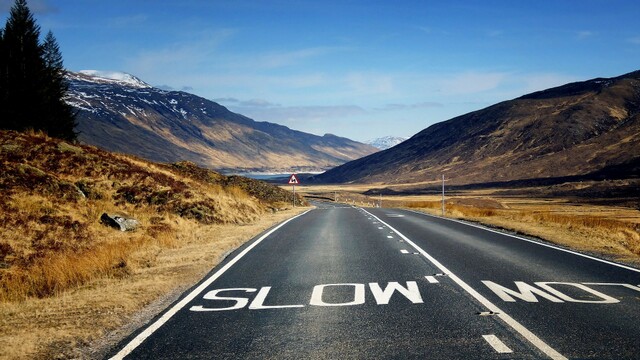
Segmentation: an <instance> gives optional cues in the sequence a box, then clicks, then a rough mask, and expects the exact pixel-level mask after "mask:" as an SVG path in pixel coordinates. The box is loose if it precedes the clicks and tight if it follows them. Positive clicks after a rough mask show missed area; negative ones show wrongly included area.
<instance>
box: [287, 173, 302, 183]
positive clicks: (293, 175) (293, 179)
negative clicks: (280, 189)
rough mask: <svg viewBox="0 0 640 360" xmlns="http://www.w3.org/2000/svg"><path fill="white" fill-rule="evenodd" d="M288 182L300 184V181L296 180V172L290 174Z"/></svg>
mask: <svg viewBox="0 0 640 360" xmlns="http://www.w3.org/2000/svg"><path fill="white" fill-rule="evenodd" d="M289 184H290V185H298V184H300V182H299V181H298V177H296V174H291V177H290V178H289Z"/></svg>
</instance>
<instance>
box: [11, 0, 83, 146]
mask: <svg viewBox="0 0 640 360" xmlns="http://www.w3.org/2000/svg"><path fill="white" fill-rule="evenodd" d="M39 38H40V27H39V26H38V25H37V24H36V22H35V20H34V18H33V14H32V13H31V11H30V10H29V8H28V6H27V2H26V0H16V2H15V4H14V5H13V7H12V8H11V12H10V14H9V18H8V20H7V24H6V26H5V29H4V33H3V37H2V42H1V43H0V45H2V46H1V47H0V49H1V50H0V58H2V59H0V65H2V64H4V71H2V70H0V85H1V86H2V88H1V93H2V99H0V101H1V102H4V104H2V105H4V106H2V109H0V115H1V118H2V119H1V120H0V125H1V126H2V128H5V129H12V130H25V129H30V128H31V129H36V130H43V131H46V132H47V133H48V134H49V135H51V136H56V137H61V138H65V139H75V137H76V134H75V133H74V131H73V127H74V126H75V119H74V113H73V111H72V109H71V107H70V106H68V105H67V104H66V103H65V102H64V100H63V97H64V95H65V93H66V91H67V84H66V82H65V79H64V67H63V65H62V56H61V54H60V49H59V47H58V44H57V42H56V39H55V37H54V36H53V34H52V33H49V34H47V37H46V39H45V42H44V43H43V44H42V45H41V44H40V42H39Z"/></svg>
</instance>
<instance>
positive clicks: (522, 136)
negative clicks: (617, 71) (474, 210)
mask: <svg viewBox="0 0 640 360" xmlns="http://www.w3.org/2000/svg"><path fill="white" fill-rule="evenodd" d="M441 174H445V175H446V177H447V178H448V179H450V183H451V184H477V183H487V182H504V181H513V180H522V179H544V178H558V177H565V176H576V175H593V176H596V175H597V176H598V177H600V178H607V177H609V178H610V177H611V176H615V178H638V177H640V71H636V72H633V73H630V74H626V75H623V76H620V77H616V78H611V79H601V78H599V79H593V80H589V81H584V82H577V83H572V84H567V85H564V86H560V87H557V88H553V89H549V90H545V91H540V92H536V93H533V94H529V95H526V96H523V97H521V98H518V99H514V100H510V101H505V102H502V103H499V104H496V105H493V106H490V107H488V108H485V109H482V110H479V111H475V112H472V113H469V114H466V115H462V116H459V117H456V118H453V119H451V120H448V121H445V122H442V123H438V124H435V125H433V126H430V127H428V128H427V129H425V130H423V131H421V132H420V133H418V134H416V135H415V136H413V137H412V138H410V139H409V140H407V141H405V142H403V143H401V144H399V145H397V146H396V147H394V148H391V149H388V150H385V151H381V152H378V153H375V154H373V155H369V156H367V157H364V158H362V159H358V160H355V161H352V162H349V163H346V164H344V165H342V166H338V167H336V168H334V169H332V170H330V171H327V172H326V173H324V174H321V175H318V176H316V177H315V180H316V181H319V182H327V183H335V182H366V183H371V182H382V183H390V184H393V183H395V184H398V183H418V182H425V181H433V180H435V179H437V178H439V177H440V176H441Z"/></svg>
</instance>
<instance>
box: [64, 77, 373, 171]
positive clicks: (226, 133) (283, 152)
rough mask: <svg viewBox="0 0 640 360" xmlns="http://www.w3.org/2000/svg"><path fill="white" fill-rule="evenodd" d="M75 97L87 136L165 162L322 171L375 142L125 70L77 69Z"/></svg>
mask: <svg viewBox="0 0 640 360" xmlns="http://www.w3.org/2000/svg"><path fill="white" fill-rule="evenodd" d="M67 80H68V81H69V92H68V94H67V99H66V100H67V102H68V103H69V104H71V105H72V106H74V107H75V108H76V109H77V110H78V116H77V121H78V127H77V128H76V130H77V131H80V135H79V139H80V140H81V141H83V142H85V143H88V144H91V145H96V146H99V147H101V148H103V149H106V150H109V151H115V152H122V153H129V154H134V155H137V156H140V157H143V158H146V159H150V160H153V161H159V162H176V161H180V160H189V161H192V162H194V163H196V164H199V165H201V166H205V167H209V168H214V169H219V170H225V169H228V170H231V169H233V170H239V171H277V172H285V171H290V170H291V169H296V171H300V170H302V171H314V170H315V171H317V170H324V169H327V168H331V167H334V166H336V165H339V164H342V163H345V162H347V161H350V160H353V159H357V158H359V157H362V156H365V155H369V154H371V153H373V152H375V151H376V149H375V148H373V147H371V146H369V145H365V144H362V143H358V142H355V141H352V140H349V139H345V138H341V137H338V136H335V135H330V134H327V135H324V136H317V135H312V134H307V133H303V132H300V131H295V130H291V129H289V128H287V127H285V126H281V125H277V124H272V123H267V122H256V121H254V120H252V119H250V118H247V117H245V116H243V115H240V114H236V113H233V112H231V111H229V110H228V109H227V108H225V107H224V106H222V105H220V104H218V103H215V102H213V101H210V100H207V99H204V98H201V97H199V96H196V95H193V94H189V93H186V92H182V91H165V90H161V89H158V88H155V87H153V86H151V85H149V84H147V83H145V82H144V81H142V80H140V79H138V78H136V77H135V76H133V75H130V74H126V73H120V72H102V71H95V70H91V71H82V72H79V73H73V72H69V73H68V75H67Z"/></svg>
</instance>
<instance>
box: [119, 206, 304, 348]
mask: <svg viewBox="0 0 640 360" xmlns="http://www.w3.org/2000/svg"><path fill="white" fill-rule="evenodd" d="M309 211H311V210H307V211H305V212H303V213H302V214H300V215H296V216H294V217H292V218H291V219H288V220H286V221H284V222H282V223H280V225H278V226H276V227H274V228H273V229H271V231H269V232H268V233H266V234H264V235H262V236H261V237H260V238H259V239H258V240H256V241H255V242H254V243H253V244H251V245H249V246H248V247H247V248H246V249H244V250H243V251H242V252H241V253H240V254H238V256H236V257H235V258H233V259H232V260H231V261H229V262H228V263H227V264H226V265H225V266H223V267H222V268H221V269H220V270H218V271H216V272H215V273H214V274H213V275H211V276H210V277H209V278H208V279H207V280H205V281H204V282H203V283H202V284H200V286H198V287H197V288H195V289H194V290H193V291H192V292H190V293H189V294H188V295H187V296H185V297H184V298H183V299H182V300H180V302H178V303H177V304H175V305H174V306H173V307H172V308H171V309H169V311H167V312H166V313H164V314H163V315H162V316H161V317H160V318H159V319H158V320H156V322H154V323H153V324H151V326H149V327H148V328H146V329H144V331H143V332H141V333H140V334H138V336H136V337H135V338H134V339H133V340H131V342H130V343H128V344H127V346H125V347H124V348H122V350H120V351H119V352H118V353H117V354H116V355H114V356H113V357H112V358H111V359H113V360H119V359H124V357H125V356H127V355H129V354H131V352H132V351H133V350H135V349H136V348H137V347H138V346H140V344H142V342H143V341H145V340H146V339H147V338H148V337H149V336H151V334H153V333H154V332H155V331H156V330H158V329H159V328H160V327H161V326H162V325H164V324H165V323H166V322H167V321H169V319H171V318H172V317H173V315H175V314H176V313H177V312H178V311H180V310H181V309H182V308H183V307H185V306H186V305H187V304H188V303H190V302H191V301H192V300H193V299H195V298H196V296H198V295H199V294H200V293H202V292H203V291H204V290H205V289H206V288H207V287H208V286H209V285H211V283H213V282H214V281H216V280H217V279H218V278H219V277H220V276H222V274H224V273H225V272H226V271H227V270H229V268H231V267H232V266H233V265H234V264H235V263H237V262H238V261H239V260H240V259H241V258H242V257H244V256H245V255H246V254H247V253H248V252H249V251H251V250H252V249H253V248H254V247H256V246H257V245H258V244H260V243H261V242H262V241H263V240H264V239H266V238H267V237H269V236H270V235H271V234H273V233H274V232H276V231H278V230H279V229H280V228H281V227H283V226H284V225H286V224H287V223H288V222H290V221H292V220H294V219H296V218H299V217H300V216H302V215H305V214H306V213H308V212H309Z"/></svg>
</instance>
